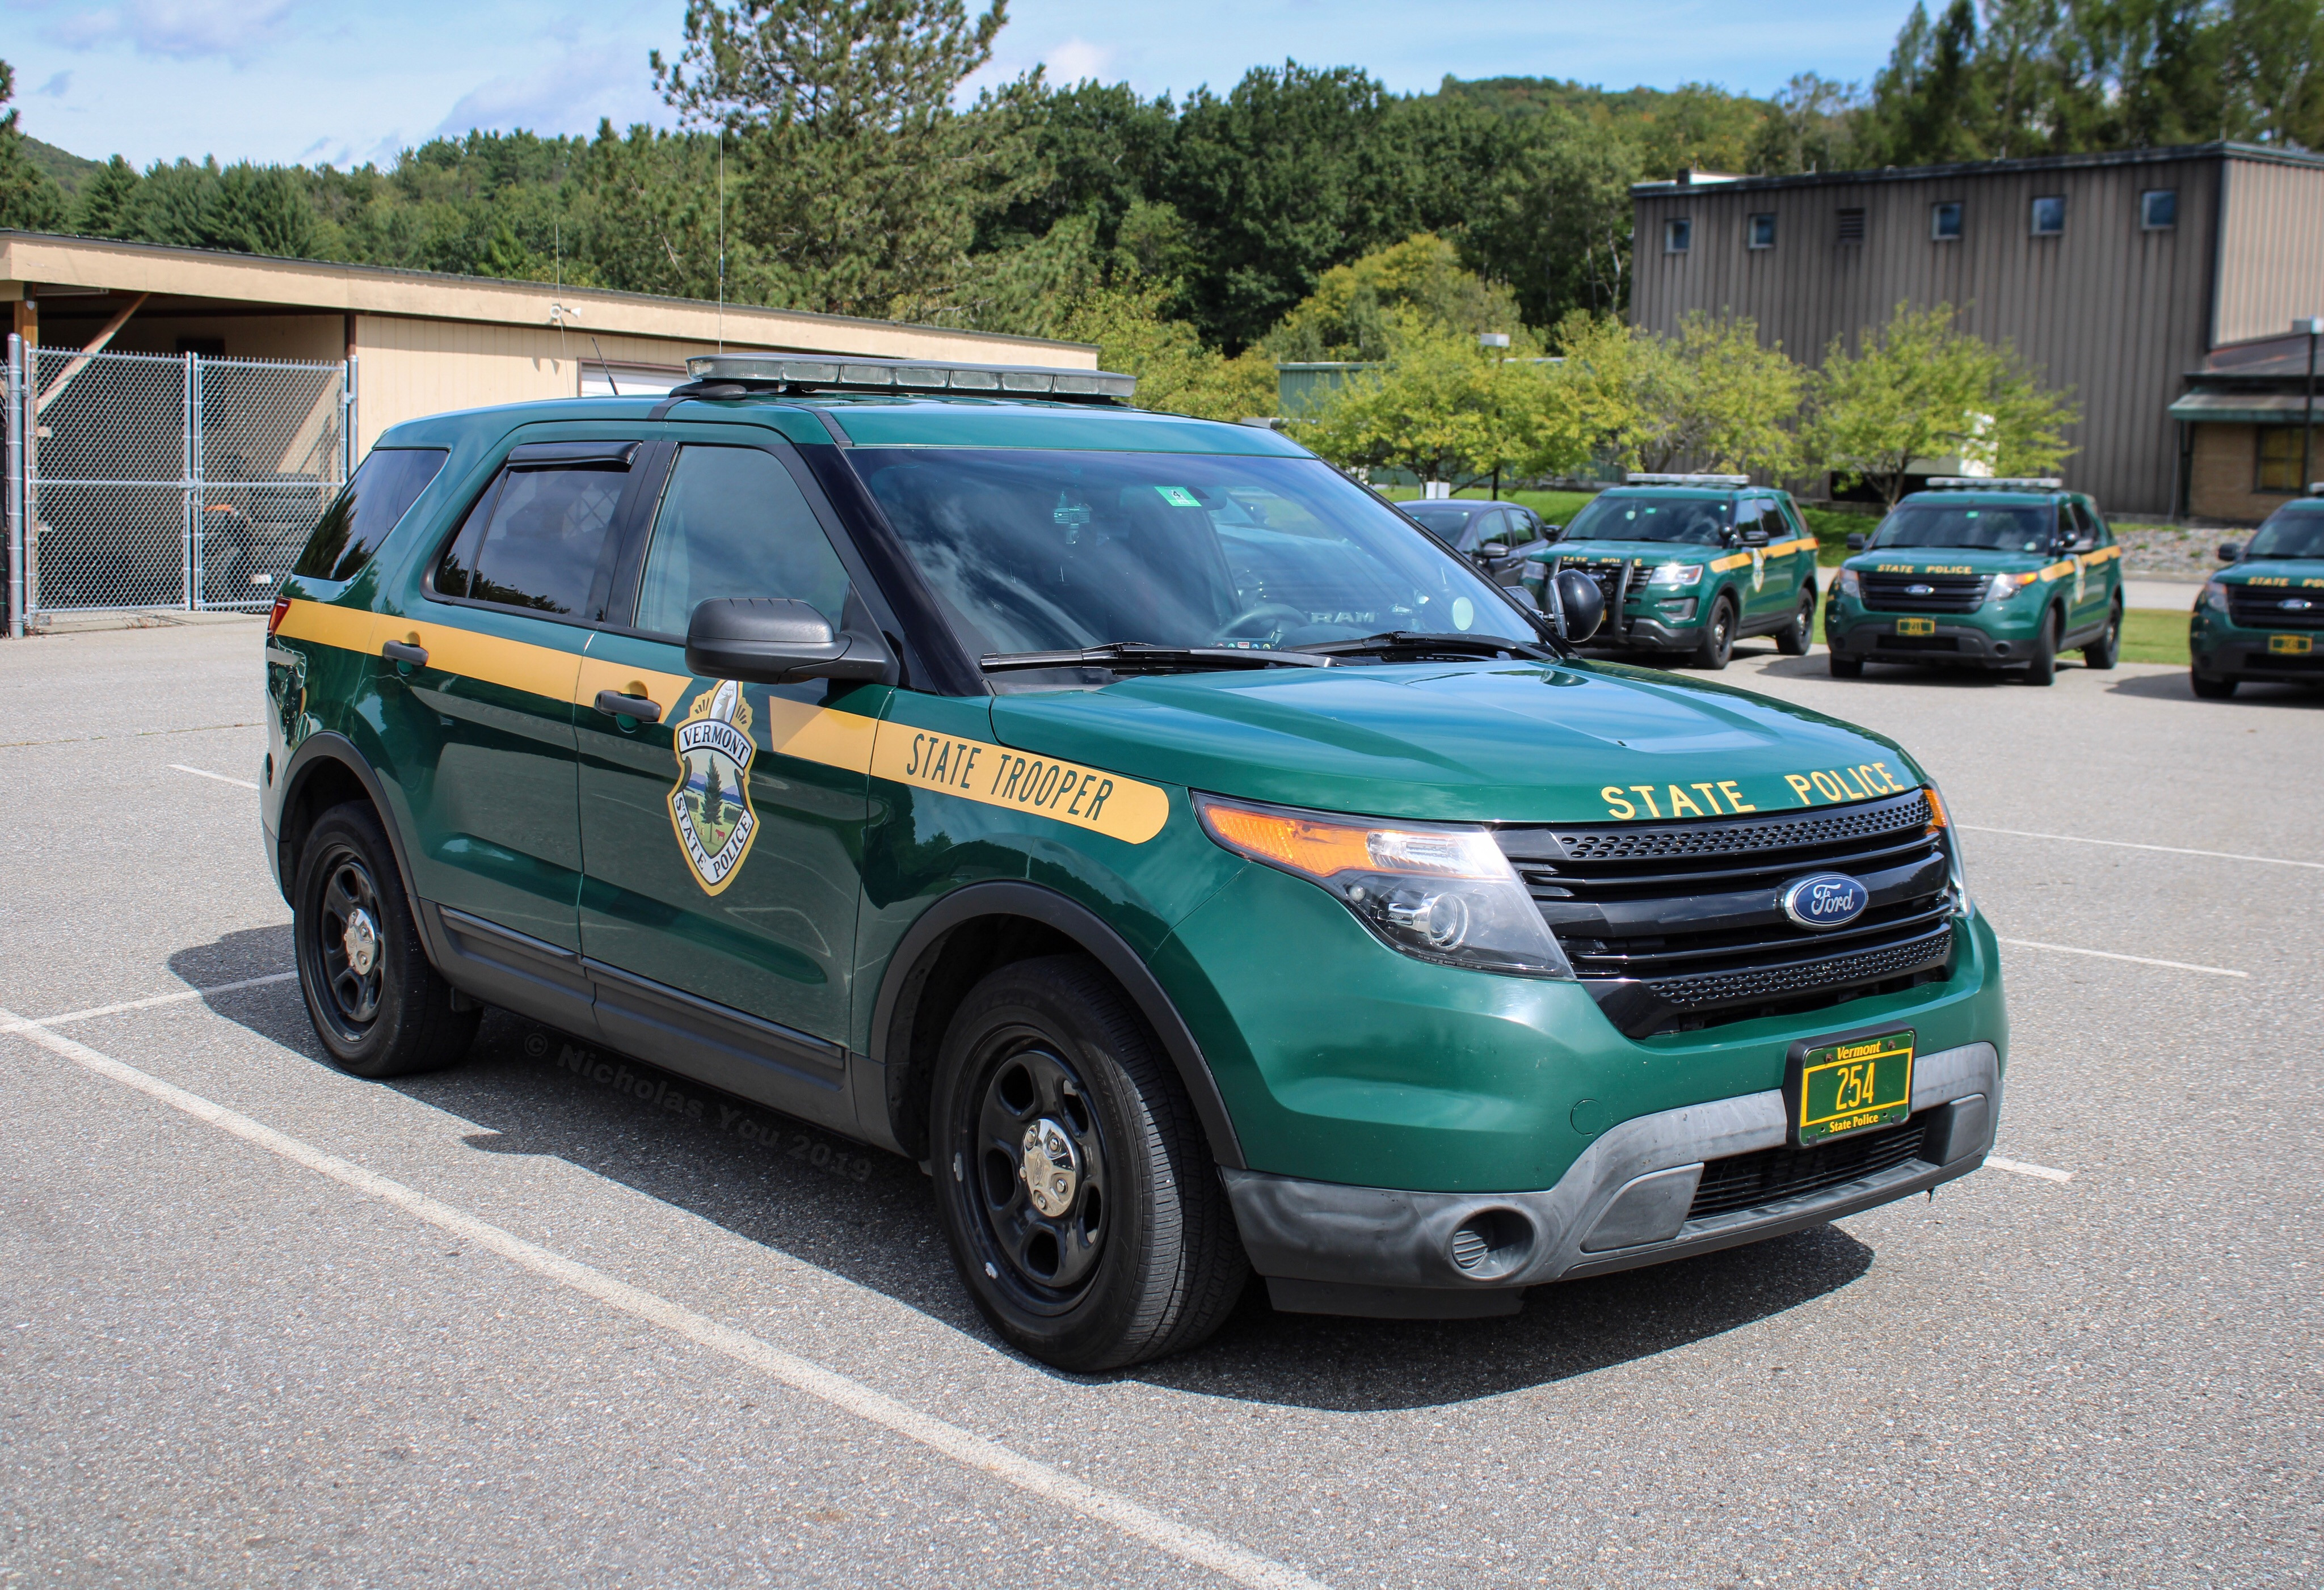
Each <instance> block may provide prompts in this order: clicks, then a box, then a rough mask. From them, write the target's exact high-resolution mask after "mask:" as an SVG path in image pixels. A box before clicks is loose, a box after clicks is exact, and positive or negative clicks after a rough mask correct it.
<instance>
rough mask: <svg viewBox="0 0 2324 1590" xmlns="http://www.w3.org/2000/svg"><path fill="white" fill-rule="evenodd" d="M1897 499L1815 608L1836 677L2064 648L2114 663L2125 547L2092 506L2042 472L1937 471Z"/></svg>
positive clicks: (2037, 664)
mask: <svg viewBox="0 0 2324 1590" xmlns="http://www.w3.org/2000/svg"><path fill="white" fill-rule="evenodd" d="M1929 488H1930V489H1928V490H1926V491H1922V492H1913V493H1912V494H1911V495H1910V496H1907V497H1905V498H1904V500H1903V501H1900V502H1898V503H1897V504H1896V506H1895V509H1894V510H1891V511H1890V512H1889V514H1888V516H1887V517H1886V519H1882V520H1881V521H1880V526H1879V528H1877V529H1876V530H1874V531H1873V532H1872V535H1871V536H1870V538H1868V539H1867V538H1865V537H1863V536H1859V535H1851V536H1849V538H1848V545H1849V550H1850V551H1852V552H1860V553H1862V556H1857V557H1851V558H1849V560H1848V561H1847V562H1846V563H1843V564H1842V565H1840V572H1839V574H1837V575H1835V576H1834V577H1833V580H1832V587H1831V601H1830V602H1828V603H1827V604H1826V605H1825V608H1824V616H1823V638H1824V643H1825V645H1826V646H1828V647H1829V648H1831V671H1832V674H1833V676H1835V677H1838V678H1842V679H1856V678H1860V677H1862V676H1863V674H1864V665H1865V664H1866V663H1867V662H1884V663H1912V664H1917V665H1923V666H1926V665H1932V664H1934V665H1940V666H1954V667H1974V668H2013V669H2022V670H2023V671H2024V676H2025V680H2026V683H2028V684H2030V685H2047V684H2049V683H2051V681H2052V680H2053V679H2055V678H2056V677H2057V671H2058V654H2059V653H2060V652H2061V651H2070V650H2071V649H2073V648H2076V647H2080V648H2081V652H2082V661H2083V663H2084V664H2085V665H2087V666H2089V667H2093V668H2111V667H2113V666H2114V665H2115V659H2116V657H2117V656H2118V655H2119V653H2120V651H2121V647H2122V606H2123V604H2122V548H2121V547H2120V546H2118V545H2116V541H2115V538H2114V532H2113V531H2112V530H2110V529H2108V528H2107V525H2106V521H2105V520H2104V519H2100V518H2099V517H2098V504H2097V503H2095V502H2093V501H2091V500H2090V499H2089V498H2088V497H2086V496H2084V495H2082V494H2081V493H2080V492H2069V491H2066V490H2065V489H2064V483H2062V482H2061V481H2056V480H2048V479H2040V480H2035V479H2017V480H1996V479H1986V478H1982V477H1958V478H1948V477H1940V478H1938V479H1936V480H1932V481H1931V482H1930V483H1929Z"/></svg>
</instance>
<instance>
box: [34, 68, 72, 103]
mask: <svg viewBox="0 0 2324 1590" xmlns="http://www.w3.org/2000/svg"><path fill="white" fill-rule="evenodd" d="M71 91H72V74H71V73H70V72H59V73H58V74H57V75H56V76H55V77H53V78H50V79H49V80H48V81H47V82H45V83H43V84H42V85H41V86H40V87H37V88H35V89H33V90H32V92H33V93H34V94H36V95H40V96H42V97H46V98H49V99H62V98H63V97H65V96H66V95H67V94H69V93H70V92H71Z"/></svg>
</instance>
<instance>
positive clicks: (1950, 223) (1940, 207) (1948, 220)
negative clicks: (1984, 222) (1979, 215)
mask: <svg viewBox="0 0 2324 1590" xmlns="http://www.w3.org/2000/svg"><path fill="white" fill-rule="evenodd" d="M1960 229H1961V207H1960V200H1959V199H1957V198H1956V199H1949V200H1947V201H1946V202H1945V203H1943V204H1932V205H1931V206H1930V207H1929V241H1930V242H1932V243H1959V242H1960Z"/></svg>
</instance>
